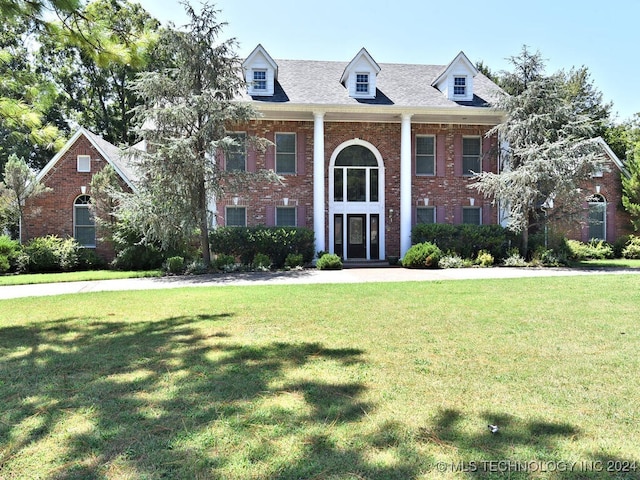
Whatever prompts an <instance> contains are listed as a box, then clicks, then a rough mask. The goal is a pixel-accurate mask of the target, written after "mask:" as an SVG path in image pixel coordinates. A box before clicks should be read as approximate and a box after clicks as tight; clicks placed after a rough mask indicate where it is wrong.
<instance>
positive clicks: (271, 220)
mask: <svg viewBox="0 0 640 480" xmlns="http://www.w3.org/2000/svg"><path fill="white" fill-rule="evenodd" d="M265 217H266V222H267V227H275V225H276V207H274V206H273V205H267V206H266V208H265Z"/></svg>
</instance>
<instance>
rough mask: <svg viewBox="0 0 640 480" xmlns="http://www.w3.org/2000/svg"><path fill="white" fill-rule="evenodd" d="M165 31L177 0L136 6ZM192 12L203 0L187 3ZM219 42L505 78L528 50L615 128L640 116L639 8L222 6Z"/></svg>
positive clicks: (391, 2)
mask: <svg viewBox="0 0 640 480" xmlns="http://www.w3.org/2000/svg"><path fill="white" fill-rule="evenodd" d="M137 1H138V3H140V4H141V5H142V6H143V7H144V8H145V9H146V10H147V11H148V12H149V13H150V14H151V15H153V16H154V17H156V18H157V19H158V20H160V21H161V22H163V23H165V24H166V23H167V22H169V21H172V22H174V24H175V25H177V26H182V25H184V24H185V23H187V17H186V14H185V11H184V7H183V6H182V5H181V4H180V0H137ZM190 1H191V4H192V5H193V6H194V8H195V9H196V10H198V9H199V6H200V5H201V2H200V1H199V0H190ZM213 4H214V5H215V7H216V9H218V10H220V13H219V17H218V20H219V21H220V22H225V23H226V24H227V25H226V26H225V27H224V29H223V32H222V35H221V37H222V39H227V38H235V39H236V40H237V42H238V48H237V53H238V54H239V55H240V56H241V57H246V56H248V55H249V54H250V53H251V52H252V50H253V49H254V48H255V47H256V46H257V45H258V44H262V46H263V47H264V48H265V49H266V50H267V52H268V53H269V54H270V55H271V56H272V57H273V58H274V59H276V60H277V59H295V60H337V61H345V62H349V61H351V60H352V59H353V57H354V56H355V55H356V54H357V53H358V51H359V50H360V49H361V48H362V47H365V48H366V49H367V51H368V52H369V54H370V55H371V56H372V57H373V59H374V60H375V61H376V62H377V63H415V64H433V65H439V64H441V65H447V64H448V63H449V62H450V61H451V60H453V59H454V57H455V56H456V55H457V54H458V53H459V52H460V51H463V52H464V53H465V54H466V55H467V57H469V59H470V60H471V61H472V62H473V63H477V62H480V61H482V62H483V63H484V64H485V65H486V66H488V67H489V68H490V69H491V71H492V72H500V71H503V70H507V71H509V70H510V69H511V68H510V63H509V61H508V58H509V57H513V56H517V55H518V54H519V53H520V52H521V50H522V47H523V46H524V45H526V46H527V47H528V48H529V49H530V50H531V51H533V52H535V51H539V52H540V54H541V55H542V58H544V59H545V64H546V67H547V68H546V73H547V74H551V73H554V72H557V71H558V70H561V69H564V70H569V69H571V68H572V67H576V68H577V67H582V66H586V67H587V68H588V70H589V72H590V74H591V80H592V82H593V84H594V86H595V87H596V88H597V89H598V90H600V91H601V92H602V94H603V100H604V102H612V103H613V108H612V112H613V113H614V114H615V115H616V116H615V119H616V121H618V122H622V121H624V120H627V119H630V118H631V117H632V116H633V115H634V114H636V113H640V91H639V89H638V88H637V85H638V84H639V82H640V61H638V53H639V51H640V25H639V23H640V20H639V19H640V0H608V1H605V2H603V1H600V0H529V1H528V2H517V1H514V0H482V1H480V0H475V1H471V0H456V1H446V0H439V1H434V0H368V1H362V0H342V1H340V0H314V1H310V0H267V1H264V0H218V1H215V2H213Z"/></svg>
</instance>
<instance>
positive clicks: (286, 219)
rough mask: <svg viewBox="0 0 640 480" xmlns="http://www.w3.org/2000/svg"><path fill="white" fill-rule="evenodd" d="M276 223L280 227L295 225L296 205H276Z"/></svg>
mask: <svg viewBox="0 0 640 480" xmlns="http://www.w3.org/2000/svg"><path fill="white" fill-rule="evenodd" d="M276 225H277V226H278V227H295V226H296V207H276Z"/></svg>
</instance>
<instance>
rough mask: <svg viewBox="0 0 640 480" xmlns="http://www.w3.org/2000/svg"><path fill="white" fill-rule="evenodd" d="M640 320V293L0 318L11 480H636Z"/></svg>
mask: <svg viewBox="0 0 640 480" xmlns="http://www.w3.org/2000/svg"><path fill="white" fill-rule="evenodd" d="M638 305H640V277H639V276H637V275H605V276H588V277H558V278H544V279H519V280H512V279H511V280H490V281H454V282H424V283H419V282H411V283H385V284H353V285H346V284H341V285H296V286H291V285H288V286H261V287H257V286H256V287H225V288H193V289H177V290H157V291H147V292H113V293H96V294H83V295H69V296H59V297H44V298H27V299H16V300H5V301H0V311H1V312H2V314H1V320H0V398H1V399H2V403H1V404H0V478H2V479H5V478H7V479H10V478H46V479H48V478H64V479H72V478H78V479H81V478H82V479H85V478H110V479H129V478H131V479H134V478H135V479H145V478H147V479H156V478H225V479H262V478H269V479H299V478H317V479H363V478H370V479H392V478H393V479H403V480H404V479H412V478H425V479H426V478H434V477H437V478H461V477H462V478H466V477H469V478H476V477H477V476H481V477H483V478H504V476H502V475H501V473H500V472H503V471H504V470H505V469H509V470H511V477H510V478H558V479H559V478H563V479H564V478H603V476H605V475H607V476H608V474H607V473H603V470H607V469H609V470H612V472H610V473H611V474H612V475H614V476H615V478H630V479H638V478H640V473H638V470H639V469H640V453H639V451H638V438H640V406H639V404H638V398H640V383H639V382H638V378H639V377H640V357H639V356H638V351H640V329H639V328H638V321H637V315H638V313H637V312H638ZM488 424H496V425H498V427H499V432H498V433H497V434H491V433H490V432H489V430H488V428H487V425H488ZM462 470H466V471H467V473H461V471H462Z"/></svg>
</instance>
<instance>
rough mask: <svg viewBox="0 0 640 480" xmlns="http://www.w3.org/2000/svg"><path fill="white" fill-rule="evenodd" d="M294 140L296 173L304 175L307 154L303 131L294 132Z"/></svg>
mask: <svg viewBox="0 0 640 480" xmlns="http://www.w3.org/2000/svg"><path fill="white" fill-rule="evenodd" d="M296 141H297V142H298V144H297V145H296V173H297V174H298V175H306V174H307V165H306V163H307V154H306V151H305V148H306V136H305V134H304V132H298V133H297V134H296Z"/></svg>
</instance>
